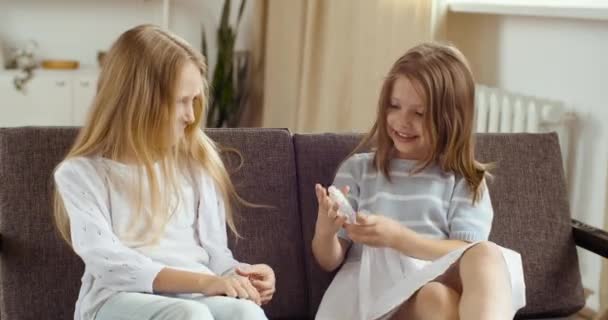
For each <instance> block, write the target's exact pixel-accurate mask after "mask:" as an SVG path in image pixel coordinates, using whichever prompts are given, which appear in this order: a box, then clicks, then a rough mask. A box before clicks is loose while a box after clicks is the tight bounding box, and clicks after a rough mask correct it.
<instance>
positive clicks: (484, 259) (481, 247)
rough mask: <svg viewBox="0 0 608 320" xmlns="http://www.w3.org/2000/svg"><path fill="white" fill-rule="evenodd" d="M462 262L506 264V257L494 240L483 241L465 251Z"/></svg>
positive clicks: (486, 264) (485, 264) (484, 264)
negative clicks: (504, 257)
mask: <svg viewBox="0 0 608 320" xmlns="http://www.w3.org/2000/svg"><path fill="white" fill-rule="evenodd" d="M461 264H475V265H483V266H488V265H497V264H498V265H500V264H504V259H503V257H502V251H501V250H500V247H499V246H498V245H496V244H495V243H493V242H489V241H483V242H480V243H478V244H476V245H474V246H473V247H471V248H470V249H468V250H467V251H466V252H465V253H464V255H463V256H462V262H461Z"/></svg>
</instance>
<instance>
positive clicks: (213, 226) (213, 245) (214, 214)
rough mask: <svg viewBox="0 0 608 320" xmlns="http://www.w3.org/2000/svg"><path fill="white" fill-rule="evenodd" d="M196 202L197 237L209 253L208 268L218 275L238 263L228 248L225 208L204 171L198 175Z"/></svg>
mask: <svg viewBox="0 0 608 320" xmlns="http://www.w3.org/2000/svg"><path fill="white" fill-rule="evenodd" d="M198 192H199V204H198V227H199V237H200V241H201V244H202V245H203V248H204V249H205V250H206V251H207V253H208V254H209V266H208V267H209V269H211V271H213V272H214V273H215V274H218V275H225V274H228V273H230V272H232V271H234V269H235V268H236V267H237V266H238V265H239V262H238V261H237V260H235V259H234V257H233V256H232V251H230V248H228V234H227V230H226V208H225V206H224V201H223V200H222V197H221V195H220V193H219V191H218V190H217V187H216V186H215V183H214V181H213V180H212V179H211V177H209V176H208V175H207V174H206V173H203V175H202V177H200V182H199V187H198Z"/></svg>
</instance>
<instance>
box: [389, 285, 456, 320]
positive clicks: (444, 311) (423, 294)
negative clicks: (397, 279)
mask: <svg viewBox="0 0 608 320" xmlns="http://www.w3.org/2000/svg"><path fill="white" fill-rule="evenodd" d="M459 300H460V296H459V295H458V293H456V291H454V290H453V289H451V288H450V287H448V286H446V285H444V284H442V283H439V282H430V283H428V284H426V285H424V286H423V287H422V288H421V289H420V290H418V292H417V293H416V295H415V296H414V297H413V298H412V299H411V300H410V301H408V302H407V303H406V304H405V305H404V306H403V307H402V308H401V309H400V310H399V311H398V312H397V313H396V314H395V316H394V317H393V320H401V319H408V320H409V319H449V320H452V319H458V303H459Z"/></svg>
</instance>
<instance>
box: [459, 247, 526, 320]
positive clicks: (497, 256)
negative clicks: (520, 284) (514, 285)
mask: <svg viewBox="0 0 608 320" xmlns="http://www.w3.org/2000/svg"><path fill="white" fill-rule="evenodd" d="M459 269H460V272H459V273H460V279H461V282H462V297H461V299H460V318H461V319H467V320H469V319H470V320H502V319H505V320H506V319H513V316H514V312H513V310H512V309H513V308H512V306H511V283H510V282H509V273H508V270H507V266H506V263H505V261H504V258H503V256H502V253H501V251H500V248H499V247H498V246H497V245H495V244H494V243H491V242H481V243H479V244H477V245H475V246H473V247H471V248H470V249H468V250H467V251H466V252H465V253H464V254H463V256H462V258H461V259H460V262H459Z"/></svg>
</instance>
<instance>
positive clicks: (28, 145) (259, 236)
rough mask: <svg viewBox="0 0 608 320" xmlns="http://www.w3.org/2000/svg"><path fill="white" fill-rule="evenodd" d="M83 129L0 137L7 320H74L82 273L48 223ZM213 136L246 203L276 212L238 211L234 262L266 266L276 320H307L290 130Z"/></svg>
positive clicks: (1, 293) (2, 306) (1, 262)
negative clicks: (64, 166) (56, 173)
mask: <svg viewBox="0 0 608 320" xmlns="http://www.w3.org/2000/svg"><path fill="white" fill-rule="evenodd" d="M76 134H77V129H76V128H11V129H0V234H2V249H1V253H0V318H2V319H15V320H19V319H39V318H41V317H42V318H46V319H72V318H73V312H74V303H75V301H76V298H77V294H78V289H79V287H80V277H81V275H82V272H83V264H82V262H81V261H80V260H79V258H78V257H77V256H76V255H75V254H74V253H73V252H72V251H71V249H70V248H69V247H68V246H67V245H66V244H64V243H63V242H62V241H61V240H60V239H59V237H58V235H57V232H56V231H55V227H54V224H53V220H52V214H51V194H52V190H53V188H52V183H51V175H52V172H53V169H54V167H55V166H56V165H57V164H58V163H59V162H60V161H61V160H62V159H63V157H64V155H65V154H66V152H67V151H68V149H69V147H70V145H71V144H72V143H73V141H74V138H75V136H76ZM208 134H209V135H210V136H211V137H212V138H213V139H214V140H216V141H217V142H219V143H220V144H221V145H223V146H226V147H232V148H235V149H237V150H239V151H240V153H241V154H242V156H243V159H244V164H243V167H242V168H241V169H240V170H237V171H234V170H232V169H234V167H235V166H234V165H235V164H237V163H238V157H235V154H233V153H226V155H227V156H226V160H227V161H226V162H227V163H228V167H230V168H232V169H231V171H234V172H233V173H232V178H233V182H234V184H235V186H236V188H237V191H238V192H239V194H240V195H241V196H243V197H244V198H245V199H246V200H249V201H252V202H255V203H258V204H268V205H271V206H272V208H249V207H239V208H236V216H237V218H236V223H237V228H238V230H239V232H240V233H241V235H242V236H243V237H244V238H245V239H243V240H239V241H237V242H235V241H234V239H233V238H231V240H230V245H231V247H232V249H233V251H234V253H235V256H236V257H237V258H238V259H239V260H242V261H246V262H250V263H262V262H263V263H267V264H269V265H271V266H272V267H273V268H274V269H275V272H276V276H277V293H276V295H275V298H274V299H273V301H272V303H270V304H269V305H268V306H266V312H267V314H268V315H269V316H270V317H272V318H296V317H305V316H307V313H308V295H307V281H306V278H305V276H306V274H305V272H304V270H305V269H304V266H305V264H304V257H303V252H304V250H303V242H302V232H301V221H300V216H299V213H298V207H297V180H296V169H295V156H294V150H293V144H292V137H291V135H290V133H289V132H288V131H286V130H273V129H259V130H254V129H228V130H224V129H218V130H210V131H208Z"/></svg>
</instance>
